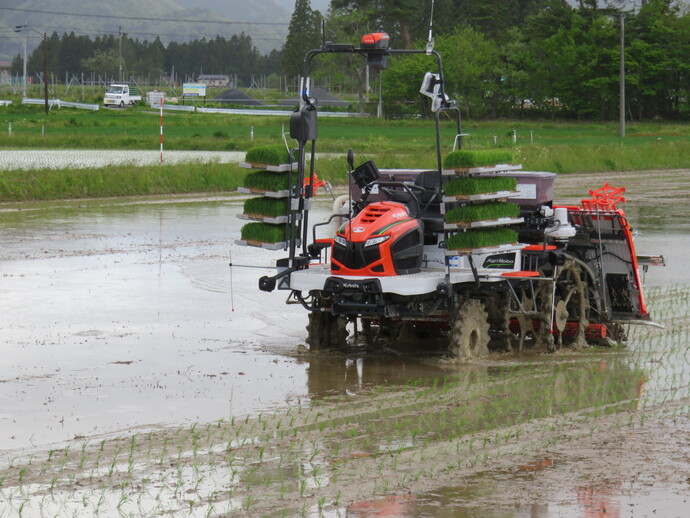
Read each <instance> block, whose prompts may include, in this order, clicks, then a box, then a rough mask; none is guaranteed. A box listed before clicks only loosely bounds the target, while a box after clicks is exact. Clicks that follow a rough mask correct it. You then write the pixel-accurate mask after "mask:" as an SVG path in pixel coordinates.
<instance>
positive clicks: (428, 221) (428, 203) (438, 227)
mask: <svg viewBox="0 0 690 518" xmlns="http://www.w3.org/2000/svg"><path fill="white" fill-rule="evenodd" d="M439 178H440V179H441V182H444V183H445V177H441V176H440V175H439V172H438V171H422V172H421V173H419V174H418V175H417V178H415V181H414V183H415V185H417V186H419V187H422V188H424V193H422V194H421V196H420V200H419V201H420V204H421V207H420V209H419V212H420V213H419V214H418V215H417V217H418V218H419V219H421V220H422V221H423V222H424V231H425V233H426V234H431V233H436V232H442V231H443V222H444V218H443V214H441V198H442V197H443V192H442V189H441V185H442V184H439Z"/></svg>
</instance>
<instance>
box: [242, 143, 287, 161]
mask: <svg viewBox="0 0 690 518" xmlns="http://www.w3.org/2000/svg"><path fill="white" fill-rule="evenodd" d="M245 160H246V161H247V162H249V163H252V164H263V165H280V164H289V163H290V155H289V154H288V152H287V150H286V149H285V146H284V145H281V144H278V145H275V146H261V147H253V148H251V149H249V150H248V151H247V156H246V157H245Z"/></svg>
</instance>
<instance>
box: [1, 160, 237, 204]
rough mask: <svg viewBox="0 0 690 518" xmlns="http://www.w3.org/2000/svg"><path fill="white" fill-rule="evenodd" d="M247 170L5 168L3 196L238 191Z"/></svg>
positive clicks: (19, 198)
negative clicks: (22, 169) (8, 169)
mask: <svg viewBox="0 0 690 518" xmlns="http://www.w3.org/2000/svg"><path fill="white" fill-rule="evenodd" d="M245 174H246V170H242V169H240V168H239V167H237V166H233V165H228V164H218V163H211V164H196V163H191V164H179V165H159V166H150V167H132V166H117V167H108V168H103V169H42V170H37V171H2V172H0V201H29V200H57V199H70V198H102V197H109V196H133V195H155V194H176V193H191V192H218V191H232V190H236V189H237V187H238V186H240V185H241V184H242V181H243V179H244V176H245Z"/></svg>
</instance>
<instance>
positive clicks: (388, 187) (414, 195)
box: [378, 182, 426, 214]
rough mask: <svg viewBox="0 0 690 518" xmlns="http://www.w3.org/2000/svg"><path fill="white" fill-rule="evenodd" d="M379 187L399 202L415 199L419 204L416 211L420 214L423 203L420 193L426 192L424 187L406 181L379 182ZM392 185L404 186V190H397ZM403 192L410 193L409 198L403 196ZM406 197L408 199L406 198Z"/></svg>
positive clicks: (390, 198)
mask: <svg viewBox="0 0 690 518" xmlns="http://www.w3.org/2000/svg"><path fill="white" fill-rule="evenodd" d="M378 185H379V189H380V190H381V192H382V193H384V194H385V195H386V196H387V197H388V199H389V200H390V201H397V202H399V203H406V202H408V201H414V202H415V205H416V206H417V210H416V213H417V214H418V213H419V212H420V211H421V209H422V203H421V201H420V200H419V196H418V195H422V194H424V193H425V192H426V189H425V188H424V187H421V186H419V185H416V184H413V183H409V184H408V183H405V182H378ZM392 187H402V188H403V189H404V190H403V191H397V190H395V189H393V188H392ZM402 194H407V195H409V198H407V197H405V196H401V195H402ZM405 198H406V199H405Z"/></svg>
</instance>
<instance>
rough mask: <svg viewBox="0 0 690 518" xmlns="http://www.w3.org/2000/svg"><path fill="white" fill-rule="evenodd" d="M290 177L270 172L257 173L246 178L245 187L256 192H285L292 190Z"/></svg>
mask: <svg viewBox="0 0 690 518" xmlns="http://www.w3.org/2000/svg"><path fill="white" fill-rule="evenodd" d="M289 181H290V175H288V174H286V173H273V172H270V171H255V172H253V173H249V174H247V176H245V178H244V186H245V187H246V188H248V189H253V190H256V191H271V192H277V191H284V190H287V189H289V188H290V183H289Z"/></svg>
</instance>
